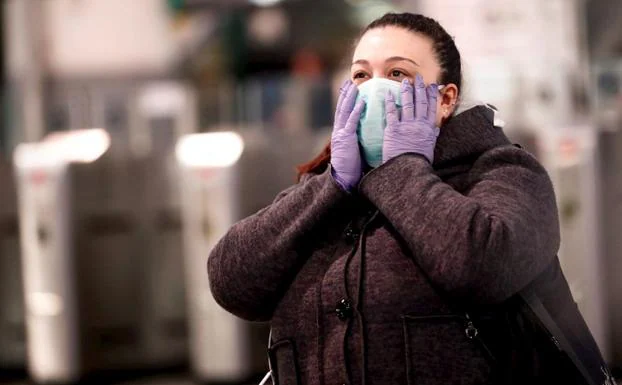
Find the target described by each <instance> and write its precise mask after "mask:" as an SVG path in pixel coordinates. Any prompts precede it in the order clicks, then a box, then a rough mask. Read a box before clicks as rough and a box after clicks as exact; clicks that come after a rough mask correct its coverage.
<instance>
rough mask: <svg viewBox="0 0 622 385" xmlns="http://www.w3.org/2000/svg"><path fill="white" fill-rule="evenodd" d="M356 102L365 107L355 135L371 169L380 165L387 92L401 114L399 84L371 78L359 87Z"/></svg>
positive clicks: (385, 122) (385, 121) (385, 123)
mask: <svg viewBox="0 0 622 385" xmlns="http://www.w3.org/2000/svg"><path fill="white" fill-rule="evenodd" d="M358 89H359V94H358V97H357V102H358V100H360V99H363V100H365V102H366V107H365V110H364V111H363V114H362V115H361V119H360V120H359V126H358V130H357V135H358V139H359V143H360V144H361V148H362V154H363V158H364V159H365V162H367V164H368V165H369V166H371V167H378V166H380V165H381V164H382V143H383V141H384V129H385V127H386V126H387V120H386V117H385V99H386V95H387V93H388V92H391V94H393V98H394V99H395V101H396V105H397V109H398V113H400V114H401V112H402V98H401V92H400V91H401V83H398V82H396V81H393V80H389V79H384V78H372V79H370V80H368V81H366V82H365V83H363V84H361V85H360V86H359V87H358Z"/></svg>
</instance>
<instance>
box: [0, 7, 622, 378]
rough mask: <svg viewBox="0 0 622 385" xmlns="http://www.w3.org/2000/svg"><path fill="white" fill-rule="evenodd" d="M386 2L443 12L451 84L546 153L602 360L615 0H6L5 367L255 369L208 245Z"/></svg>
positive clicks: (281, 175)
mask: <svg viewBox="0 0 622 385" xmlns="http://www.w3.org/2000/svg"><path fill="white" fill-rule="evenodd" d="M389 11H410V12H418V13H423V14H425V15H427V16H431V17H434V18H436V19H438V20H439V21H440V22H441V24H442V25H443V26H444V27H445V28H446V29H447V30H448V31H449V33H450V34H452V36H454V37H455V40H456V43H457V45H458V48H459V49H460V50H461V53H462V56H463V64H464V75H465V89H464V90H462V93H463V98H464V100H465V101H485V102H488V103H491V104H493V105H495V106H496V107H497V108H498V109H499V111H500V115H501V118H502V119H503V120H504V121H505V123H506V125H505V130H506V133H507V134H508V135H509V136H510V137H511V138H512V139H513V140H514V141H515V142H517V143H520V144H522V145H523V146H524V147H525V148H527V149H528V150H529V151H531V152H532V153H534V154H535V155H536V156H537V157H538V158H539V159H540V160H541V162H542V163H543V164H544V165H545V167H546V168H547V169H548V171H549V173H550V174H551V177H552V179H553V182H554V184H555V188H556V192H557V195H558V204H559V207H560V216H561V226H562V237H563V242H562V247H561V250H560V259H561V261H562V266H563V269H564V271H565V273H566V275H567V276H568V280H569V282H570V285H571V289H572V292H573V295H574V297H575V299H576V300H577V302H578V304H579V307H580V310H581V312H582V313H583V315H584V317H585V318H586V320H587V322H588V325H589V327H590V328H591V330H592V332H593V333H594V335H595V337H596V339H597V342H598V344H599V345H600V347H601V349H602V351H603V353H604V354H605V356H606V358H607V360H608V361H609V362H610V363H611V365H612V366H613V367H615V368H618V370H619V368H621V367H622V280H620V279H619V278H618V277H619V276H620V274H622V237H620V236H619V233H620V229H621V228H622V132H621V130H622V1H620V0H522V1H513V0H401V1H399V0H393V1H388V0H386V1H381V0H131V1H128V0H4V1H2V7H0V12H1V13H2V17H1V18H0V20H1V21H2V29H1V32H0V33H1V34H2V39H0V44H1V45H2V46H1V49H0V55H1V56H0V65H1V66H2V71H3V74H4V76H3V77H2V78H1V82H2V83H1V84H0V86H1V87H0V91H1V92H0V97H1V108H0V381H6V382H8V383H15V384H21V383H26V382H35V383H60V384H64V383H67V384H68V383H75V382H78V381H82V382H85V383H93V382H95V383H128V384H130V383H162V384H164V383H166V384H180V383H184V384H185V383H208V382H209V383H212V382H217V383H231V384H243V383H257V382H258V380H259V379H261V377H262V376H261V375H262V373H265V371H266V370H267V364H266V357H265V351H266V343H267V338H268V326H267V325H263V324H248V323H245V322H242V321H240V320H238V319H236V318H234V317H232V316H229V315H228V314H226V313H224V311H222V310H220V309H219V307H218V306H217V305H216V304H215V303H214V301H213V299H212V298H211V295H210V293H209V290H208V283H207V274H206V270H205V262H206V258H207V255H208V253H209V249H210V247H212V246H213V245H214V243H215V242H216V241H217V240H218V238H219V237H220V236H222V235H223V234H224V232H225V231H226V230H227V228H228V227H229V226H231V225H232V224H233V223H234V222H235V221H237V220H239V219H241V218H243V217H245V216H248V215H250V214H252V213H254V212H256V211H257V210H258V209H260V208H262V207H264V206H265V205H267V204H268V203H270V201H271V200H272V198H273V197H274V196H275V195H276V193H277V192H279V191H280V190H282V189H284V188H285V187H287V186H289V185H291V184H292V183H294V181H295V169H294V167H295V166H296V165H297V164H300V163H302V162H304V161H306V160H309V159H311V158H312V157H313V156H314V155H316V154H317V153H319V151H320V150H321V149H322V147H323V146H324V145H325V144H326V143H327V141H328V139H329V137H330V127H331V125H332V115H333V109H334V105H335V103H336V93H337V89H338V87H339V84H340V83H341V82H342V81H343V80H344V79H345V78H347V76H348V74H349V59H350V57H351V54H352V49H353V44H354V42H355V39H356V37H357V35H358V33H359V31H360V30H361V29H362V28H363V27H364V26H365V25H366V24H367V23H369V22H370V21H371V20H373V19H375V18H377V17H379V16H381V15H383V14H384V13H386V12H389ZM618 150H621V151H620V152H618ZM618 373H619V372H618ZM253 381H254V382H253Z"/></svg>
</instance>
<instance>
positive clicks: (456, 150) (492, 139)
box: [434, 105, 511, 170]
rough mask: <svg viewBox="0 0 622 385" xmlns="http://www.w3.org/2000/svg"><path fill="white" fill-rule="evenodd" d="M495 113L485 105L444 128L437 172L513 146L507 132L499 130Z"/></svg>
mask: <svg viewBox="0 0 622 385" xmlns="http://www.w3.org/2000/svg"><path fill="white" fill-rule="evenodd" d="M493 122H494V111H493V110H492V109H490V108H488V107H486V106H484V105H480V106H476V107H473V108H471V109H469V110H466V111H464V112H462V113H460V114H458V115H456V116H454V117H453V118H451V120H449V121H448V122H447V123H446V124H445V125H444V126H443V127H442V128H441V132H440V135H439V137H438V140H437V142H436V149H435V151H434V168H435V169H437V170H439V169H444V168H447V167H452V166H456V165H459V164H465V163H471V162H472V161H474V160H475V159H476V158H477V157H479V156H480V155H481V154H483V153H484V152H486V151H488V150H490V149H492V148H495V147H498V146H504V145H509V144H511V142H510V140H509V139H508V138H507V137H506V136H505V134H504V133H503V130H502V129H501V128H499V127H495V126H494V124H493Z"/></svg>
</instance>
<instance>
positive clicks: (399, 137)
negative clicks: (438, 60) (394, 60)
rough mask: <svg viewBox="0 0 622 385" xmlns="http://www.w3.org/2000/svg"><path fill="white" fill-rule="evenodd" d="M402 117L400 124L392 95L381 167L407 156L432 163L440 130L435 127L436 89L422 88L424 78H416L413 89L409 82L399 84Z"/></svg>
mask: <svg viewBox="0 0 622 385" xmlns="http://www.w3.org/2000/svg"><path fill="white" fill-rule="evenodd" d="M401 92H402V94H401V96H402V117H401V120H400V117H399V114H398V111H397V107H396V105H395V98H394V97H393V95H392V94H391V93H389V94H388V95H387V98H386V119H387V127H386V129H385V131H384V144H383V148H382V161H383V163H386V162H388V161H389V160H391V159H393V158H395V157H397V156H399V155H402V154H406V153H415V154H419V155H422V156H424V157H425V158H426V159H427V160H428V161H429V162H430V163H432V162H433V161H434V148H435V147H436V138H438V134H439V132H440V129H439V128H438V127H436V101H437V98H438V86H437V85H436V84H431V85H430V86H429V87H426V86H425V83H424V82H423V78H422V77H421V76H420V75H417V77H416V79H415V87H414V92H413V86H412V85H411V84H410V82H409V81H408V80H404V81H403V82H402V91H401Z"/></svg>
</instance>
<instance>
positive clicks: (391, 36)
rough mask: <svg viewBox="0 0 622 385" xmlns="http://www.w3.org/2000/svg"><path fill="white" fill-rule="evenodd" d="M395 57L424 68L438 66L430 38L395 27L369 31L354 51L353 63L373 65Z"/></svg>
mask: <svg viewBox="0 0 622 385" xmlns="http://www.w3.org/2000/svg"><path fill="white" fill-rule="evenodd" d="M395 56H402V57H405V58H408V59H412V60H414V61H415V62H417V63H419V65H421V66H422V67H423V66H427V65H433V64H436V59H435V57H434V51H433V47H432V41H431V40H430V39H429V38H427V37H425V36H423V35H421V34H417V33H413V32H410V31H408V30H406V29H404V28H399V27H393V26H387V27H382V28H375V29H372V30H370V31H367V32H366V33H365V34H364V35H363V36H362V37H361V40H360V41H359V43H358V44H357V46H356V49H355V50H354V56H353V58H352V59H353V60H352V61H356V60H367V61H369V62H370V63H371V64H372V65H373V64H374V63H378V64H380V63H382V62H384V60H385V59H387V58H390V57H395Z"/></svg>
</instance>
